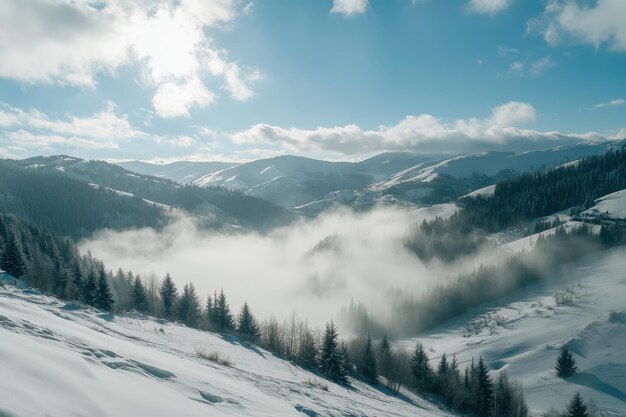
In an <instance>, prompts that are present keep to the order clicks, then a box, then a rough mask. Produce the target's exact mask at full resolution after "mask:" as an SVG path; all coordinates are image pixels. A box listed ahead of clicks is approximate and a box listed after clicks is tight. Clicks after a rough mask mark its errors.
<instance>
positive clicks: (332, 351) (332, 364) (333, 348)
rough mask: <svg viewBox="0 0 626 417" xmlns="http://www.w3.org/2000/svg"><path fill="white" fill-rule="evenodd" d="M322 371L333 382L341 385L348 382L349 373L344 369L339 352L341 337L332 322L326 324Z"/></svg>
mask: <svg viewBox="0 0 626 417" xmlns="http://www.w3.org/2000/svg"><path fill="white" fill-rule="evenodd" d="M320 371H321V372H322V374H323V375H325V376H326V377H327V378H328V379H330V380H331V381H335V382H339V383H345V382H346V381H347V379H346V376H347V372H346V369H345V368H344V361H343V358H342V355H341V352H340V350H339V335H338V334H337V328H336V327H335V324H334V323H333V322H332V321H331V322H330V323H328V324H326V329H325V331H324V337H323V339H322V349H321V352H320Z"/></svg>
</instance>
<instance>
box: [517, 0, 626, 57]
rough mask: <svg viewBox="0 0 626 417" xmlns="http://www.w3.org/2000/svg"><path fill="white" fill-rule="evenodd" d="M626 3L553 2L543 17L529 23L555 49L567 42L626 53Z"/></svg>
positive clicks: (608, 0)
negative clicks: (605, 47)
mask: <svg viewBox="0 0 626 417" xmlns="http://www.w3.org/2000/svg"><path fill="white" fill-rule="evenodd" d="M624 16H626V2H625V1H623V0H597V1H594V2H589V1H582V0H550V1H549V2H548V4H547V6H546V8H545V11H544V13H543V15H542V16H541V17H539V18H537V19H535V20H533V21H531V22H529V29H530V30H531V31H537V32H539V33H541V34H542V36H543V37H544V39H545V40H546V42H548V44H549V45H551V46H558V45H561V44H564V43H572V44H589V45H593V46H594V47H596V48H598V47H600V46H601V45H606V46H608V47H609V49H611V50H613V51H616V52H626V25H624Z"/></svg>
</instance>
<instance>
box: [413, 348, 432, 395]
mask: <svg viewBox="0 0 626 417" xmlns="http://www.w3.org/2000/svg"><path fill="white" fill-rule="evenodd" d="M411 372H412V373H413V376H414V377H415V383H416V384H417V388H418V389H421V390H423V389H426V387H427V386H428V384H429V381H430V376H431V373H432V370H431V369H430V362H429V359H428V355H427V354H426V351H425V350H424V346H423V345H422V344H421V343H417V344H416V345H415V351H414V352H413V354H412V355H411Z"/></svg>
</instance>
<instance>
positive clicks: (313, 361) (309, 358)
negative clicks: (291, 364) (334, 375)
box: [298, 328, 317, 369]
mask: <svg viewBox="0 0 626 417" xmlns="http://www.w3.org/2000/svg"><path fill="white" fill-rule="evenodd" d="M298 363H299V364H300V365H301V366H302V367H304V368H307V369H313V368H315V367H317V345H316V343H315V337H314V336H313V334H312V333H311V331H310V330H309V329H307V328H305V329H304V330H303V331H302V333H301V335H300V345H299V349H298Z"/></svg>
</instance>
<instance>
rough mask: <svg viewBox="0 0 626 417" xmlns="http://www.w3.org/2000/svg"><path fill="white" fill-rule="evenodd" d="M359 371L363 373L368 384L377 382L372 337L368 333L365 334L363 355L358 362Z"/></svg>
mask: <svg viewBox="0 0 626 417" xmlns="http://www.w3.org/2000/svg"><path fill="white" fill-rule="evenodd" d="M359 373H360V374H361V375H363V377H364V378H365V380H366V381H367V382H369V383H370V384H377V383H378V369H377V366H376V356H375V355H374V348H373V346H372V337H371V336H370V335H369V334H368V335H367V339H366V341H365V349H364V351H363V357H362V358H361V361H360V364H359Z"/></svg>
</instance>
